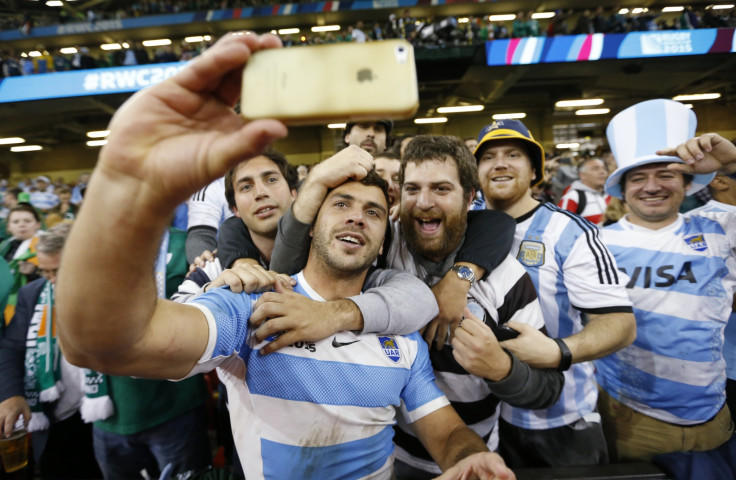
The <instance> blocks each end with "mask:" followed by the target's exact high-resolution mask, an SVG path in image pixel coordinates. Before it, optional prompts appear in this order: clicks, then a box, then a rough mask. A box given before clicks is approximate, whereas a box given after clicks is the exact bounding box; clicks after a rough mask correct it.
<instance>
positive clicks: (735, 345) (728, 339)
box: [685, 200, 736, 414]
mask: <svg viewBox="0 0 736 480" xmlns="http://www.w3.org/2000/svg"><path fill="white" fill-rule="evenodd" d="M701 212H702V213H705V212H736V205H729V204H727V203H722V202H718V201H716V200H711V201H709V202H708V203H706V204H705V205H703V206H702V207H700V208H696V209H695V210H690V211H689V212H687V213H686V214H685V215H686V216H688V217H690V216H693V215H697V214H699V213H701ZM723 359H724V360H725V361H726V377H727V378H730V379H736V313H733V312H731V316H730V317H729V320H728V323H727V324H726V329H725V330H724V331H723ZM734 414H736V412H734Z"/></svg>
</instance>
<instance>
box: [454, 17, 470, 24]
mask: <svg viewBox="0 0 736 480" xmlns="http://www.w3.org/2000/svg"><path fill="white" fill-rule="evenodd" d="M469 21H470V19H469V18H468V17H460V18H458V19H457V23H468V22H469Z"/></svg>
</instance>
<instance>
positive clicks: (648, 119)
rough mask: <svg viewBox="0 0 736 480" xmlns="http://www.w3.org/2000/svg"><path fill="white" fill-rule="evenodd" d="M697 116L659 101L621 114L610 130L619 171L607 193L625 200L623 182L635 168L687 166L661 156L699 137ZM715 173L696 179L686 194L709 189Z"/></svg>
mask: <svg viewBox="0 0 736 480" xmlns="http://www.w3.org/2000/svg"><path fill="white" fill-rule="evenodd" d="M697 124H698V120H697V119H696V118H695V113H693V111H692V110H690V109H689V108H687V107H686V106H685V105H683V104H682V103H680V102H675V101H673V100H665V99H656V100H647V101H646V102H641V103H637V104H636V105H634V106H632V107H629V108H627V109H626V110H623V111H621V112H619V113H618V114H617V115H616V116H615V117H613V119H611V122H610V123H609V124H608V128H607V129H606V136H607V137H608V144H609V145H610V146H611V152H613V156H614V157H615V158H616V163H617V164H618V168H617V169H616V171H615V172H613V173H612V174H611V176H609V177H608V180H607V181H606V193H607V194H609V195H611V196H614V197H617V198H623V192H622V191H621V179H622V178H623V176H624V174H626V172H628V171H629V170H631V169H632V168H636V167H640V166H642V165H648V164H651V163H662V162H667V163H684V162H683V161H682V160H680V159H679V158H677V157H663V156H660V155H657V153H656V152H657V150H662V149H664V148H673V147H676V146H678V145H679V144H681V143H683V142H685V141H686V140H689V139H690V138H692V137H694V136H695V127H696V126H697ZM713 177H715V174H714V173H710V174H706V175H702V174H701V175H695V176H694V178H693V181H692V182H691V183H690V188H688V189H687V192H686V194H687V195H692V194H693V193H695V192H697V191H698V190H700V189H702V188H704V187H706V186H707V185H708V184H709V183H710V182H711V180H713Z"/></svg>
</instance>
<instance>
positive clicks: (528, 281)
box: [498, 272, 537, 325]
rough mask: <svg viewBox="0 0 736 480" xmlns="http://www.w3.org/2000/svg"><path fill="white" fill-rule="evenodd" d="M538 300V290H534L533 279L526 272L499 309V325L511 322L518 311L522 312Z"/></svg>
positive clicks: (505, 297)
mask: <svg viewBox="0 0 736 480" xmlns="http://www.w3.org/2000/svg"><path fill="white" fill-rule="evenodd" d="M536 299H537V290H536V289H535V288H534V282H533V281H532V277H530V276H529V274H528V273H526V272H524V275H522V276H521V277H519V279H518V280H517V281H516V283H515V284H514V286H513V287H511V288H510V289H509V291H508V292H506V295H505V296H504V297H503V303H502V304H501V306H500V307H499V309H498V324H499V325H501V324H503V323H506V322H508V321H509V320H511V317H513V316H514V313H516V311H517V310H521V309H522V308H524V307H526V306H527V305H529V304H530V303H533V302H534V301H535V300H536Z"/></svg>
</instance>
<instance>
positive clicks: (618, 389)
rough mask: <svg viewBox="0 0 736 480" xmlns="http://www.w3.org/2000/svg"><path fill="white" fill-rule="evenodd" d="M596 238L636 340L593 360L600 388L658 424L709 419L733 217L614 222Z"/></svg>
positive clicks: (730, 282) (715, 394) (718, 368)
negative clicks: (620, 282) (610, 263)
mask: <svg viewBox="0 0 736 480" xmlns="http://www.w3.org/2000/svg"><path fill="white" fill-rule="evenodd" d="M603 238H604V240H605V241H606V244H607V245H608V246H609V248H610V249H611V252H612V253H613V254H614V256H615V257H616V261H617V262H618V265H619V267H620V268H621V269H622V270H625V271H626V274H627V275H628V277H629V278H628V284H627V289H628V292H629V296H630V297H631V300H632V301H633V303H634V315H635V316H636V328H637V335H636V340H635V341H634V343H633V344H632V345H630V346H628V347H626V348H624V349H623V350H620V351H618V352H616V353H614V354H612V355H610V356H608V357H606V358H603V359H601V360H598V361H596V367H597V370H598V372H597V378H598V382H599V384H600V386H601V388H603V389H604V390H605V391H606V392H608V393H609V394H610V395H611V396H612V397H614V398H615V399H617V400H618V401H620V402H621V403H623V404H625V405H627V406H629V407H631V408H633V409H634V410H637V411H639V412H641V413H644V414H646V415H649V416H651V417H654V418H657V419H659V420H662V421H664V422H668V423H673V424H677V425H694V424H698V423H703V422H705V421H707V420H710V419H711V418H712V417H713V416H714V415H715V414H716V413H718V411H719V410H720V409H721V407H723V404H724V402H725V399H726V397H725V381H726V375H725V363H724V360H723V354H722V350H723V330H724V328H725V326H726V322H727V321H728V318H729V316H730V314H731V305H732V303H733V294H734V290H735V287H736V277H735V276H734V273H735V272H736V264H735V263H734V262H735V261H736V260H735V257H734V253H736V252H735V251H734V248H735V247H736V216H735V215H734V214H733V213H708V212H700V213H697V214H695V215H693V216H689V217H685V216H683V215H679V216H678V219H677V220H676V221H675V222H674V223H672V224H670V225H668V226H666V227H664V228H661V229H659V230H650V229H647V228H644V227H640V226H636V225H633V224H631V223H630V222H628V221H627V220H626V219H621V220H619V221H618V223H616V224H614V225H611V226H609V227H606V228H605V229H603Z"/></svg>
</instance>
